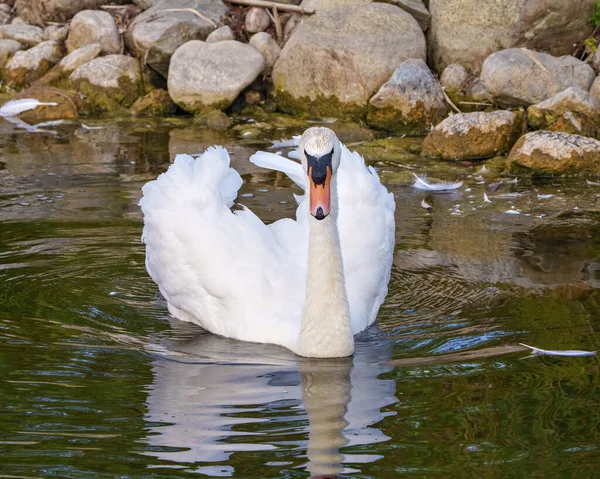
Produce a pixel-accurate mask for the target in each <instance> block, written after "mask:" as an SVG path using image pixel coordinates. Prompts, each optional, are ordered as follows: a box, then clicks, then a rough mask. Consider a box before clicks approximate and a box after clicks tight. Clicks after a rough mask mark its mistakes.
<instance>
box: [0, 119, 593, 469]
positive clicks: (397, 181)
mask: <svg viewBox="0 0 600 479" xmlns="http://www.w3.org/2000/svg"><path fill="white" fill-rule="evenodd" d="M94 125H96V126H101V127H102V129H97V130H89V129H84V128H82V127H81V124H80V123H79V122H72V123H65V124H63V125H60V126H59V127H56V128H54V129H53V131H55V134H53V133H49V132H46V133H44V132H37V133H31V132H26V131H24V130H22V129H18V128H15V127H14V126H12V125H8V124H2V125H0V135H1V136H0V148H1V156H0V477H26V478H29V477H50V476H52V477H60V478H88V477H89V478H105V477H106V478H108V477H136V478H137V477H143V478H155V477H156V478H158V477H160V478H163V477H173V478H175V477H177V478H179V477H202V475H204V476H212V477H228V476H232V477H242V478H280V477H286V478H292V477H309V476H319V475H338V476H341V477H356V478H380V477H385V478H387V477H398V476H403V475H406V476H414V477H472V476H484V477H528V476H535V477H578V478H580V477H598V474H599V472H598V470H599V468H600V451H599V447H600V424H599V420H600V394H599V393H600V388H599V382H598V379H597V378H598V360H597V359H596V357H584V358H550V357H534V358H529V359H524V358H525V357H526V356H527V355H528V353H527V352H525V351H523V350H522V349H520V348H519V347H518V343H520V342H523V343H527V344H533V345H536V346H539V347H542V348H546V349H586V350H595V349H598V348H600V346H599V344H598V343H599V340H598V339H599V338H598V333H597V331H598V323H599V320H600V308H599V306H598V300H599V296H598V290H597V288H598V286H599V285H600V273H599V271H600V263H599V262H598V258H599V256H600V236H599V233H600V226H599V223H598V220H599V219H600V213H598V202H599V198H600V196H599V195H600V187H598V186H593V185H588V184H587V183H586V182H585V181H582V180H555V181H536V182H531V181H530V180H526V179H521V181H520V182H519V183H517V184H511V185H508V186H506V187H504V188H502V189H500V190H498V191H496V192H494V193H490V194H489V195H490V198H491V200H492V203H485V202H484V201H483V191H484V187H485V185H484V184H483V183H482V182H483V181H485V183H487V184H489V183H492V182H494V181H497V180H499V175H498V173H494V171H497V170H498V168H497V163H498V162H497V161H496V162H488V166H489V170H490V172H489V173H485V174H484V175H483V176H484V177H482V178H480V177H479V173H478V171H479V169H480V168H481V164H475V163H442V162H432V161H430V160H425V159H422V158H420V157H419V156H418V154H415V153H418V145H419V141H418V140H410V139H409V140H402V141H396V142H395V143H394V145H395V147H394V148H389V145H387V144H386V143H385V142H384V143H380V144H375V146H374V145H373V144H371V145H370V144H367V143H361V144H357V145H356V147H357V148H358V149H359V150H360V151H363V152H364V153H365V154H366V155H368V158H370V161H371V164H373V165H374V166H376V167H377V168H378V169H379V171H380V174H381V175H382V177H383V179H384V181H385V182H386V183H387V184H388V187H389V188H390V190H391V191H393V192H394V194H395V196H396V201H397V205H398V208H397V215H396V219H397V237H396V241H397V245H396V253H395V261H394V269H393V272H392V280H391V284H390V294H389V296H388V298H387V301H386V303H385V304H384V306H383V308H382V310H381V312H380V316H379V320H378V325H377V326H376V327H373V328H371V329H370V330H368V331H366V332H364V333H362V334H361V335H360V336H359V337H358V342H357V350H356V354H355V356H354V357H353V358H352V359H344V360H312V361H311V360H301V359H299V358H297V357H295V356H294V355H292V354H291V353H289V352H287V351H286V350H283V349H281V348H278V347H272V346H264V345H255V344H246V343H241V342H236V341H232V340H227V339H224V338H219V337H215V336H213V335H210V334H208V333H206V332H204V331H202V330H201V329H200V328H198V327H193V326H191V325H189V324H182V323H179V322H178V321H176V320H173V319H172V318H169V316H168V314H167V312H166V305H165V302H164V300H163V299H162V298H161V297H160V294H159V292H158V289H157V287H156V286H155V285H154V283H153V282H152V281H151V279H150V278H149V277H148V275H147V273H146V271H145V268H144V248H143V245H142V244H141V243H140V235H141V227H142V225H141V215H140V211H139V209H138V207H137V202H138V200H139V197H140V188H141V186H142V185H143V184H144V183H145V182H146V181H148V180H150V179H153V178H155V177H156V176H157V175H158V174H159V173H160V172H162V171H165V170H166V168H167V167H168V166H169V164H170V161H172V159H173V157H174V155H175V154H176V153H183V152H188V153H200V152H202V151H203V150H204V149H205V148H206V147H207V146H209V145H210V144H213V143H219V144H223V145H225V146H227V147H228V148H229V149H230V151H231V153H232V157H233V163H234V167H236V168H237V169H238V171H240V173H241V174H242V176H243V178H244V180H245V184H244V186H243V188H242V191H241V193H242V194H243V198H240V200H241V202H243V203H244V204H245V205H246V206H248V207H250V208H252V209H253V210H254V211H256V212H257V214H258V215H259V216H261V217H262V218H263V219H264V220H265V221H268V222H270V221H274V220H276V219H278V218H280V217H282V216H292V215H293V214H294V210H295V207H294V199H293V196H292V193H293V192H297V191H296V190H295V189H294V187H293V185H292V183H291V182H290V181H289V180H287V179H286V178H284V177H282V176H281V175H279V174H275V173H266V172H264V171H261V170H259V169H257V168H256V167H254V166H253V165H251V164H250V163H249V162H248V161H247V159H248V157H249V156H250V154H251V153H252V152H254V151H255V150H256V149H258V148H266V147H267V146H268V145H269V142H268V141H267V140H268V139H276V138H281V137H289V136H290V135H291V134H296V133H299V132H300V131H301V130H302V129H301V128H297V129H287V130H284V129H282V130H275V131H273V130H270V131H263V132H261V130H260V129H255V130H253V131H251V133H252V134H250V135H246V136H244V133H245V132H244V131H243V128H239V129H237V130H234V131H233V132H231V133H227V134H225V133H218V132H211V131H207V130H202V129H200V128H197V127H193V126H191V125H190V123H189V121H184V120H180V121H177V122H175V121H171V122H167V121H158V122H154V121H153V122H146V121H138V122H131V121H118V120H111V121H106V122H102V123H95V124H94ZM329 126H331V127H333V128H334V129H336V124H335V123H334V124H331V125H329ZM246 133H247V132H246ZM342 137H343V135H342ZM343 139H344V138H343ZM346 141H348V142H352V141H357V140H356V139H355V138H348V139H346ZM377 145H378V146H377ZM494 164H496V168H495V169H494ZM412 168H415V169H412ZM413 171H416V172H418V173H419V174H421V173H428V174H429V176H430V177H431V178H432V179H439V180H442V179H444V180H455V179H456V178H462V179H463V180H464V181H465V185H464V186H463V187H462V188H461V189H460V190H459V191H458V192H455V193H452V194H445V195H431V194H426V193H424V192H421V191H418V190H415V189H413V188H411V187H410V176H411V173H412V172H413ZM423 199H426V201H427V202H428V203H429V204H431V205H432V206H433V209H432V210H431V211H428V210H426V209H424V208H422V207H421V201H422V200H423ZM511 210H512V211H513V212H512V213H510V212H508V211H511ZM515 212H517V213H515Z"/></svg>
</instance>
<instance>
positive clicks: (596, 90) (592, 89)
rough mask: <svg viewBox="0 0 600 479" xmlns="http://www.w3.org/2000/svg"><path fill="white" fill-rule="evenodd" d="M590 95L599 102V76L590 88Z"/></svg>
mask: <svg viewBox="0 0 600 479" xmlns="http://www.w3.org/2000/svg"><path fill="white" fill-rule="evenodd" d="M590 93H591V95H592V96H593V97H594V98H595V99H596V101H598V102H600V75H599V76H597V77H596V79H595V80H594V83H592V86H591V87H590Z"/></svg>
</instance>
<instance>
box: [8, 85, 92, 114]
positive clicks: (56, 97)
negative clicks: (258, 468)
mask: <svg viewBox="0 0 600 479" xmlns="http://www.w3.org/2000/svg"><path fill="white" fill-rule="evenodd" d="M21 98H35V99H37V100H39V101H40V102H42V103H56V105H43V106H38V107H37V108H34V109H33V110H28V111H26V112H24V113H21V115H20V118H22V119H23V120H25V121H34V122H35V121H41V120H58V119H70V118H78V117H79V116H80V115H82V114H85V113H86V112H85V108H84V104H83V101H82V100H81V97H80V96H79V94H77V93H76V92H73V91H67V90H61V89H58V88H51V87H46V86H32V87H30V88H28V89H26V90H23V91H22V92H20V93H19V94H18V95H17V96H16V97H15V99H21Z"/></svg>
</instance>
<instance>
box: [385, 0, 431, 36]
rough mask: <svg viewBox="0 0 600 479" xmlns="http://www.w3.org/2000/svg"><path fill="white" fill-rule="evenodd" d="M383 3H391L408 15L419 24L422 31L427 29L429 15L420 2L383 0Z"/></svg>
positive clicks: (417, 0)
mask: <svg viewBox="0 0 600 479" xmlns="http://www.w3.org/2000/svg"><path fill="white" fill-rule="evenodd" d="M385 3H391V4H392V5H396V6H397V7H400V8H401V9H402V10H405V11H407V12H408V13H410V14H411V15H412V16H413V17H415V19H416V20H417V22H419V25H421V28H422V29H423V30H427V29H428V28H429V22H430V21H431V15H430V14H429V10H427V7H425V5H424V4H423V2H422V1H421V0H385Z"/></svg>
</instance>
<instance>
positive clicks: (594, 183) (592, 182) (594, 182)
mask: <svg viewBox="0 0 600 479" xmlns="http://www.w3.org/2000/svg"><path fill="white" fill-rule="evenodd" d="M585 182H586V183H587V184H588V185H590V186H600V182H598V181H590V180H585Z"/></svg>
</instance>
